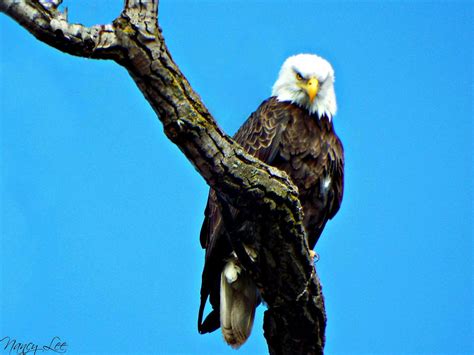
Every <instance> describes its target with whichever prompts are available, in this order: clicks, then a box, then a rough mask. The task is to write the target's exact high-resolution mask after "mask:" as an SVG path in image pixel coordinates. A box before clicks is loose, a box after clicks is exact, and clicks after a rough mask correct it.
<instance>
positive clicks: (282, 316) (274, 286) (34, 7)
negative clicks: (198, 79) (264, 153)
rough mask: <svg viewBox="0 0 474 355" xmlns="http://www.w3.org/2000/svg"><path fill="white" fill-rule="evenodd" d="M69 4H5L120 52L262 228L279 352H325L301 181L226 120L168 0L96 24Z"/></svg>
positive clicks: (268, 325) (60, 41)
mask: <svg viewBox="0 0 474 355" xmlns="http://www.w3.org/2000/svg"><path fill="white" fill-rule="evenodd" d="M60 3H61V0H53V1H51V0H50V1H46V0H0V11H2V12H4V13H5V14H7V15H8V16H10V17H12V18H13V19H14V20H16V21H17V22H18V23H19V24H20V25H21V26H23V27H24V28H26V29H27V30H28V31H29V32H31V33H32V34H33V35H34V36H35V37H36V38H38V39H39V40H40V41H43V42H45V43H47V44H48V45H50V46H52V47H54V48H57V49H58V50H60V51H63V52H66V53H69V54H72V55H76V56H81V57H88V58H97V59H111V60H115V61H116V62H117V63H118V64H120V65H122V66H123V67H125V68H126V69H127V70H128V72H129V73H130V75H131V77H132V78H133V79H134V81H135V82H136V84H137V86H138V87H139V89H140V90H141V92H142V93H143V95H144V96H145V97H146V99H147V100H148V102H149V103H150V105H151V106H152V108H153V109H154V111H155V112H156V114H157V116H158V118H159V120H160V121H161V122H162V123H163V127H164V131H165V134H166V135H167V136H168V138H169V139H170V140H171V141H173V142H174V143H175V144H176V145H177V146H178V147H179V148H180V149H181V151H182V152H183V153H184V154H185V155H186V157H187V158H188V159H189V161H190V162H191V163H192V164H193V165H194V167H195V168H196V170H197V171H198V172H199V173H200V174H201V175H202V176H203V177H204V179H205V180H206V182H207V183H208V184H209V186H211V187H212V188H213V189H215V190H216V191H217V192H218V193H219V195H220V197H221V198H223V199H225V200H226V201H227V202H228V203H230V204H231V205H232V206H234V207H235V208H237V209H241V210H245V211H248V212H249V213H248V215H249V216H252V218H253V219H254V221H257V223H259V224H260V225H261V226H262V227H261V229H260V230H261V233H260V235H259V236H257V245H258V249H259V250H258V252H259V258H258V260H257V261H256V262H255V264H254V265H248V267H249V269H251V271H252V275H253V277H254V278H255V280H256V282H257V285H259V287H260V289H261V292H262V295H263V298H264V300H265V302H266V303H267V305H268V310H267V311H266V312H265V320H264V331H265V337H266V339H267V343H268V348H269V352H270V353H272V354H291V353H294V354H318V353H322V352H323V347H324V341H325V338H324V333H325V326H326V315H325V310H324V300H323V295H322V291H321V285H320V282H319V279H318V277H317V274H316V271H315V268H314V266H313V264H312V262H311V258H310V256H309V250H308V246H307V243H306V239H305V231H304V229H303V226H302V215H301V205H300V202H299V200H298V193H297V189H296V187H295V186H294V185H293V184H292V183H291V181H290V180H289V179H288V177H287V176H286V174H285V173H283V172H281V171H279V170H277V169H275V168H272V167H270V166H268V165H266V164H264V163H262V162H261V161H259V160H258V159H255V158H254V157H252V156H250V155H249V154H247V153H246V152H245V151H243V150H242V148H241V147H240V146H239V145H238V144H236V143H235V142H234V141H233V140H232V139H231V138H230V137H229V136H227V135H226V134H225V133H224V132H223V131H222V130H221V129H220V128H219V127H218V126H217V124H216V122H215V120H214V119H213V117H212V116H211V115H210V113H209V112H208V110H207V109H206V107H205V106H204V104H203V103H202V102H201V100H200V98H199V96H198V95H197V94H196V93H195V92H194V91H193V89H192V88H191V86H190V85H189V83H188V81H187V80H186V78H185V77H184V75H183V74H182V73H181V71H180V70H179V68H178V66H177V65H176V64H175V63H174V61H173V59H172V57H171V54H170V53H169V51H168V49H167V47H166V44H165V41H164V39H163V36H162V33H161V30H160V28H159V26H158V0H126V1H125V7H124V10H123V12H122V13H121V14H120V16H119V17H117V18H116V19H115V20H114V21H113V23H111V24H107V25H98V26H92V27H86V26H83V25H80V24H70V23H68V21H67V15H66V14H65V13H64V12H61V11H59V10H58V6H59V4H60ZM233 242H234V243H233V244H234V245H239V241H238V240H234V241H233ZM237 249H239V250H240V251H241V250H242V249H243V248H237ZM242 257H243V258H244V257H245V256H244V255H242Z"/></svg>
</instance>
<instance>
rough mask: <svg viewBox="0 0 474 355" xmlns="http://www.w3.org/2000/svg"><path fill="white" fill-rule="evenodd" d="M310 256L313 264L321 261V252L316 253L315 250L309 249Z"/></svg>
mask: <svg viewBox="0 0 474 355" xmlns="http://www.w3.org/2000/svg"><path fill="white" fill-rule="evenodd" d="M309 256H310V257H311V260H312V261H313V264H314V263H317V262H318V261H319V254H318V253H316V252H315V251H314V250H310V251H309Z"/></svg>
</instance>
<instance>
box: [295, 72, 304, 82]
mask: <svg viewBox="0 0 474 355" xmlns="http://www.w3.org/2000/svg"><path fill="white" fill-rule="evenodd" d="M296 79H298V80H300V81H301V80H303V79H304V78H303V75H301V74H300V73H296Z"/></svg>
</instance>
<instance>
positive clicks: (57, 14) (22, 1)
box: [0, 0, 117, 59]
mask: <svg viewBox="0 0 474 355" xmlns="http://www.w3.org/2000/svg"><path fill="white" fill-rule="evenodd" d="M60 3H61V1H58V0H56V1H45V0H43V1H33V0H0V11H1V12H4V13H6V14H7V15H8V16H10V17H11V18H13V19H14V20H16V21H17V22H18V23H19V24H20V25H22V26H23V27H24V28H26V29H27V30H28V31H29V32H31V33H32V34H33V35H34V36H35V37H36V38H38V39H39V40H40V41H42V42H45V43H46V44H49V45H50V46H51V47H54V48H56V49H58V50H60V51H62V52H66V53H69V54H72V55H75V56H79V57H89V58H100V59H108V58H112V53H113V48H114V46H115V45H116V44H117V42H116V37H115V32H114V30H113V27H112V25H110V24H109V25H96V26H92V27H86V26H83V25H80V24H70V23H69V22H68V20H67V10H66V11H64V12H61V11H59V10H58V8H57V7H58V6H59V4H60Z"/></svg>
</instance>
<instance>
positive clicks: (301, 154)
mask: <svg viewBox="0 0 474 355" xmlns="http://www.w3.org/2000/svg"><path fill="white" fill-rule="evenodd" d="M234 139H235V140H236V141H237V142H238V143H239V144H240V145H242V147H243V148H244V149H246V150H247V151H248V152H249V153H250V154H252V155H254V156H255V157H257V158H259V159H260V160H262V161H263V162H265V163H267V164H269V165H272V166H275V167H277V168H278V169H281V170H283V171H285V172H286V173H287V174H288V175H289V176H290V177H291V179H292V181H293V183H294V184H295V185H296V186H297V187H298V190H299V198H300V201H301V204H302V207H303V213H304V226H305V229H306V232H307V237H308V244H309V247H310V248H314V246H315V245H316V242H317V241H318V239H319V237H320V235H321V232H322V231H323V228H324V226H325V224H326V222H327V221H328V220H329V219H331V218H332V217H334V215H335V214H336V212H337V211H338V210H339V206H340V204H341V200H342V195H343V185H344V184H343V171H344V153H343V147H342V144H341V142H340V140H339V138H338V137H337V135H336V133H335V131H334V127H333V123H332V120H331V119H329V118H328V117H326V116H322V117H319V116H318V115H317V114H316V113H315V114H310V113H309V112H308V110H307V109H304V108H302V107H300V106H297V105H295V104H293V103H290V102H280V101H278V100H277V99H276V98H275V97H271V98H269V99H268V100H266V101H264V102H263V103H262V104H261V105H260V107H259V108H258V109H257V111H255V112H254V113H253V114H252V115H251V116H250V117H249V118H248V120H247V121H246V122H245V123H244V125H243V126H242V127H241V128H240V129H239V130H238V132H237V133H236V134H235V136H234ZM220 208H221V207H220V204H219V202H218V201H217V197H216V193H215V192H214V191H213V190H211V191H210V194H209V199H208V204H207V207H206V211H205V219H204V223H203V226H202V230H201V245H202V247H203V248H205V249H206V259H205V265H204V270H203V275H202V287H201V307H200V311H199V320H198V328H199V331H200V332H201V333H207V332H212V331H214V330H215V329H217V328H218V327H219V326H222V328H223V334H224V338H225V340H226V341H227V342H228V343H229V344H230V345H233V346H235V347H238V346H240V345H241V344H242V343H243V342H244V341H245V340H246V338H247V337H248V335H249V334H250V330H251V326H252V323H253V316H254V312H255V308H256V306H257V305H258V303H259V296H258V292H257V291H256V288H255V287H254V288H255V293H256V294H254V292H253V291H251V292H249V289H250V290H252V287H245V288H239V285H238V282H233V276H234V274H235V276H236V278H237V277H239V276H240V279H239V282H241V283H245V284H248V283H251V279H250V278H249V277H248V275H245V270H243V268H242V267H241V266H240V264H239V263H238V260H237V259H236V257H235V254H234V255H232V248H231V246H230V245H229V242H228V238H227V235H226V234H227V228H226V226H225V225H224V223H223V220H222V214H221V210H220ZM235 213H238V212H235V210H234V214H235ZM236 220H238V218H236ZM233 228H235V226H233ZM229 260H230V261H231V262H229ZM231 286H232V287H233V286H235V287H234V289H232V287H231ZM247 286H248V285H247ZM223 287H225V288H229V287H230V288H231V290H227V291H226V290H224V292H232V295H233V297H234V298H235V294H236V293H237V294H238V292H241V291H242V290H245V293H246V294H243V295H242V297H240V299H239V302H240V303H244V304H246V306H245V307H247V308H251V311H250V314H249V312H248V310H247V309H245V310H243V311H242V313H245V314H247V316H246V317H247V318H248V319H244V320H243V321H242V320H241V319H240V318H241V317H242V315H241V314H240V313H238V311H235V312H234V310H235V309H240V308H237V307H234V310H231V311H228V310H227V309H224V310H223V306H222V303H224V308H226V307H228V304H226V302H227V301H226V300H227V298H228V297H227V296H226V295H225V294H223ZM208 297H209V299H210V303H211V305H212V308H213V310H212V311H211V313H210V314H209V315H208V316H207V317H206V320H205V321H204V322H202V316H203V311H204V306H205V304H206V300H207V298H208ZM222 297H225V298H226V299H225V300H224V302H221V298H222ZM227 303H228V302H227ZM223 312H224V313H226V314H224V316H223V314H222V313H223ZM232 312H234V313H236V314H235V315H233V314H232ZM233 322H234V323H235V324H234V323H233ZM242 323H243V325H242ZM239 326H240V328H244V329H240V328H239ZM227 328H229V329H230V330H229V329H227ZM236 329H237V330H236Z"/></svg>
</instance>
